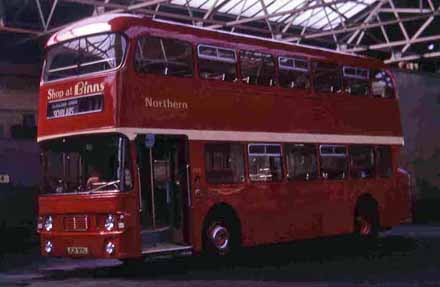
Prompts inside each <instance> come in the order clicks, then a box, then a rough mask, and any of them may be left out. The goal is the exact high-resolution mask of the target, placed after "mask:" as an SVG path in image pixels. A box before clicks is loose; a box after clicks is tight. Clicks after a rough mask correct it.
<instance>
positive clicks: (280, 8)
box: [0, 0, 440, 63]
mask: <svg viewBox="0 0 440 287" xmlns="http://www.w3.org/2000/svg"><path fill="white" fill-rule="evenodd" d="M3 1H4V0H3ZM28 2H33V5H34V8H35V11H36V12H35V13H37V16H38V17H37V18H38V19H39V26H40V28H38V29H35V28H26V27H21V26H20V25H14V24H10V23H7V22H6V21H4V17H5V15H4V14H5V10H4V8H3V7H4V6H5V5H4V4H2V0H0V32H2V31H4V32H12V33H24V34H31V35H32V36H33V37H40V36H45V35H48V34H50V33H53V32H54V31H56V30H58V29H60V28H62V27H64V26H65V25H67V24H69V23H63V24H62V25H59V24H54V23H53V22H54V21H53V18H54V15H56V14H57V11H58V9H59V7H60V6H62V5H63V4H66V3H69V4H72V3H76V4H81V5H83V6H84V5H85V6H90V7H91V8H92V9H91V11H93V12H92V13H91V14H90V15H86V16H92V15H100V14H104V13H115V12H131V13H138V14H145V15H148V16H150V17H154V18H157V19H167V20H172V21H177V22H185V23H189V24H193V25H196V26H203V27H207V28H210V29H221V30H226V31H231V32H239V33H249V34H253V35H255V34H256V35H260V36H263V37H270V38H273V39H277V40H281V41H286V42H292V43H306V44H310V43H314V44H316V45H320V43H323V45H324V46H326V47H331V48H334V49H337V50H342V51H346V52H352V53H367V54H368V53H369V52H378V53H382V54H383V55H384V56H383V59H384V61H385V62H386V63H396V62H401V61H418V60H421V59H432V58H440V47H439V49H438V50H437V49H436V47H437V46H440V45H435V43H436V42H439V41H440V29H439V27H440V25H439V23H436V20H438V18H439V15H440V3H439V1H437V0H411V1H408V0H407V1H404V0H370V1H367V0H364V1H362V0H301V1H297V0H290V1H283V3H282V4H281V5H280V4H279V3H280V1H279V0H201V1H199V0H180V1H177V0H142V1H141V0H131V1H120V0H29V1H28ZM277 2H278V3H277ZM348 2H351V3H352V4H353V5H351V6H349V7H348V6H347V3H348ZM207 5H210V6H209V7H207ZM355 5H362V9H361V10H359V11H358V12H357V13H355V15H351V16H347V15H348V14H349V13H350V11H351V10H353V9H355ZM6 13H7V11H6ZM304 15H307V17H304Z"/></svg>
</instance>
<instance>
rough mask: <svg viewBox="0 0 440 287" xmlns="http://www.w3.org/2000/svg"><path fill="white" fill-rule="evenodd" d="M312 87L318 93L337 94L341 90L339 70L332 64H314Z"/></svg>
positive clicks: (337, 66)
mask: <svg viewBox="0 0 440 287" xmlns="http://www.w3.org/2000/svg"><path fill="white" fill-rule="evenodd" d="M313 86H314V87H315V91H316V92H318V93H339V92H341V90H342V83H341V69H340V67H339V65H337V64H333V63H323V62H315V63H314V79H313Z"/></svg>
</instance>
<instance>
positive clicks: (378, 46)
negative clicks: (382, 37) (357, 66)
mask: <svg viewBox="0 0 440 287" xmlns="http://www.w3.org/2000/svg"><path fill="white" fill-rule="evenodd" d="M438 40H440V35H434V36H427V37H421V38H417V39H415V40H412V41H411V40H400V41H393V42H389V43H381V44H374V45H369V46H364V47H357V48H353V49H347V50H345V51H347V52H362V51H368V50H382V49H388V48H393V47H399V46H403V45H406V44H408V43H409V44H411V45H412V44H418V43H424V42H431V41H438Z"/></svg>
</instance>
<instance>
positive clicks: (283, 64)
mask: <svg viewBox="0 0 440 287" xmlns="http://www.w3.org/2000/svg"><path fill="white" fill-rule="evenodd" d="M278 63H279V64H278V65H279V68H280V72H279V75H280V76H279V78H280V86H281V87H284V88H298V89H308V88H310V65H309V61H308V60H306V59H300V58H287V57H279V58H278Z"/></svg>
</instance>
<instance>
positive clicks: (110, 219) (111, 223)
mask: <svg viewBox="0 0 440 287" xmlns="http://www.w3.org/2000/svg"><path fill="white" fill-rule="evenodd" d="M104 227H105V230H107V231H112V230H113V228H115V217H114V216H113V215H112V214H109V215H108V216H107V218H106V219H105V224H104Z"/></svg>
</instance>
